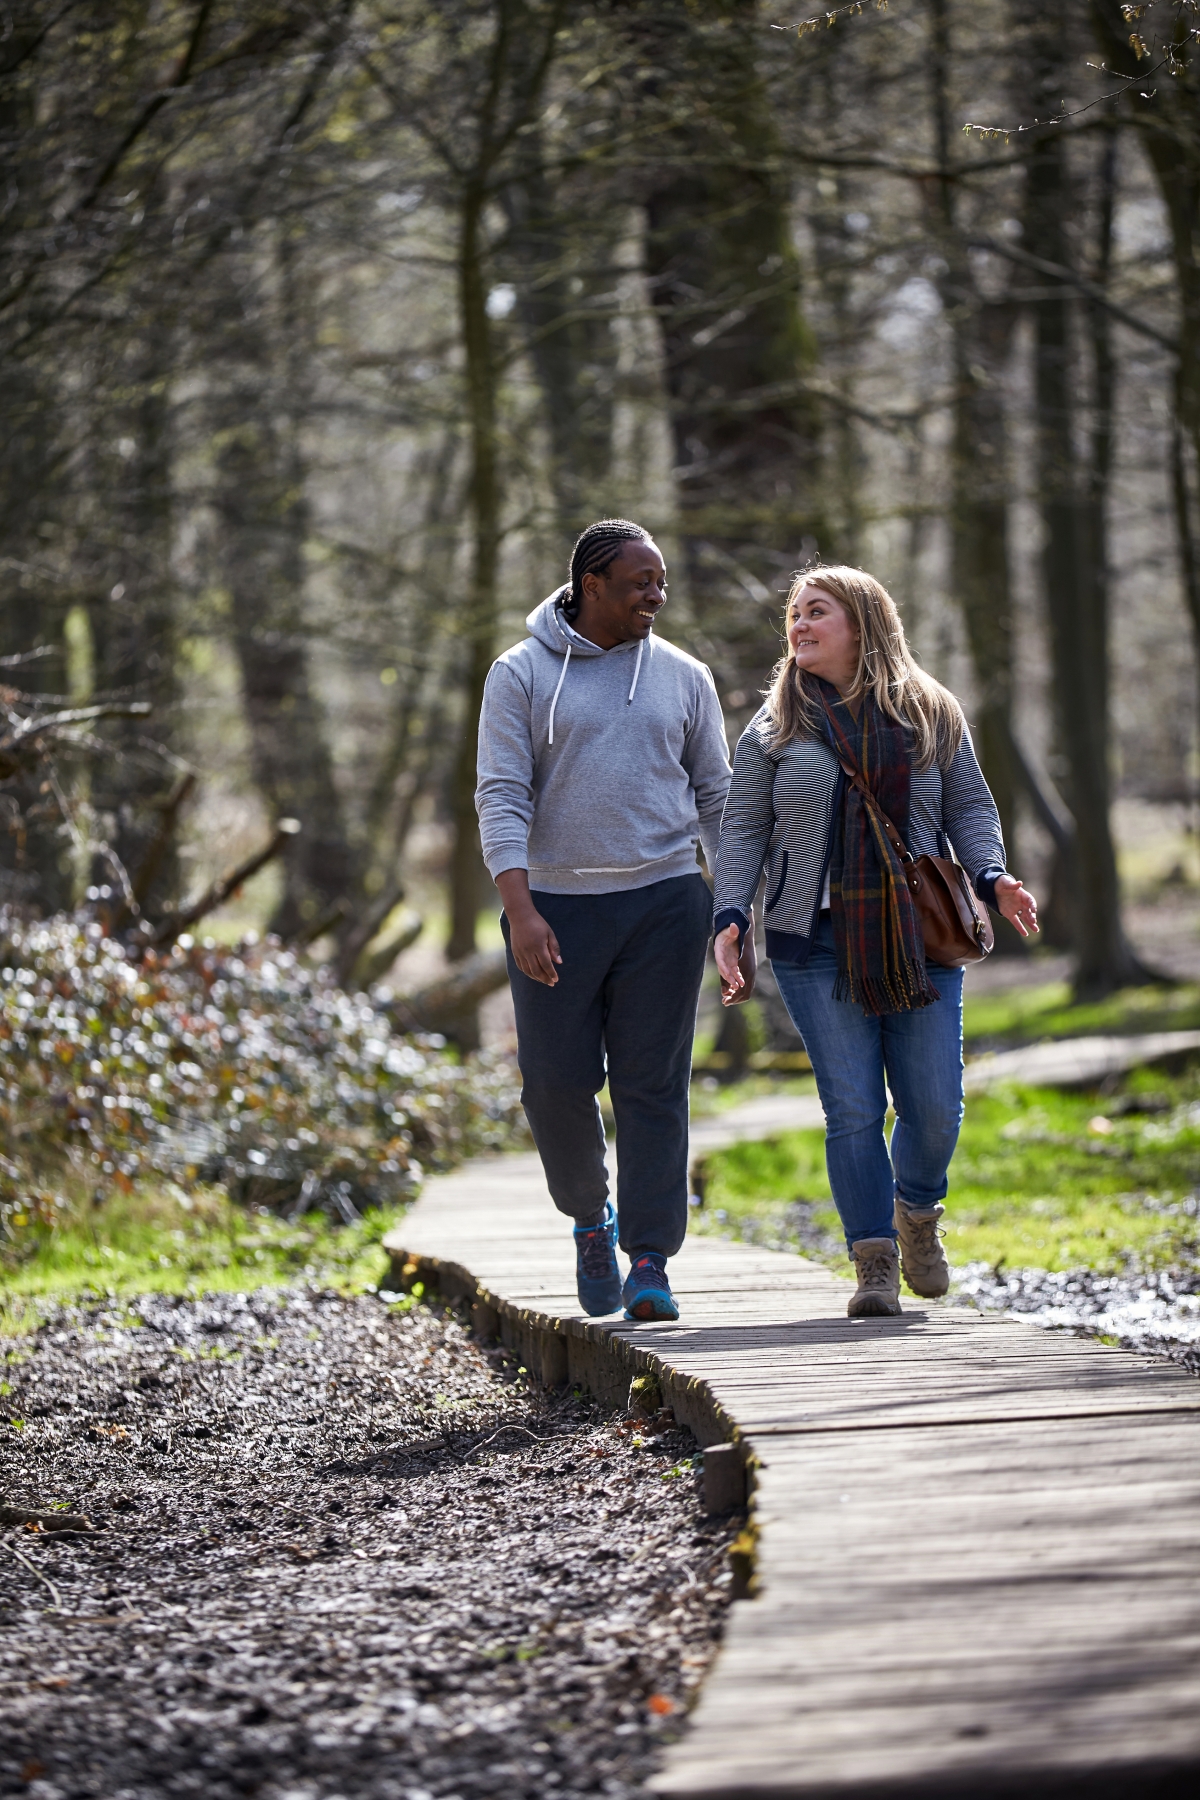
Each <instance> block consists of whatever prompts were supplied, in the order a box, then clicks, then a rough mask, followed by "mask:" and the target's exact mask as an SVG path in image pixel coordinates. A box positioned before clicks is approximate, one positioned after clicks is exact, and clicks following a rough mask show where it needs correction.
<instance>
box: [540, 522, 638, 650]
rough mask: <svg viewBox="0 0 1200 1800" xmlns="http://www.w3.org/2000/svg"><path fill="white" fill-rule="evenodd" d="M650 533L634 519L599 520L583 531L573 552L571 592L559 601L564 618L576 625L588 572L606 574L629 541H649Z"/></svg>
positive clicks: (635, 542)
mask: <svg viewBox="0 0 1200 1800" xmlns="http://www.w3.org/2000/svg"><path fill="white" fill-rule="evenodd" d="M651 542H652V539H651V537H650V533H649V532H648V531H645V530H643V528H642V527H641V526H640V525H635V524H634V522H633V520H632V519H597V520H596V522H595V524H594V525H589V526H588V527H587V529H586V531H581V532H580V534H579V537H578V538H577V539H576V542H575V548H574V550H572V552H571V591H570V593H569V594H568V593H566V592H565V591H564V597H563V599H562V600H560V601H559V605H560V606H561V607H562V614H563V618H564V619H566V621H567V623H568V624H570V625H573V624H574V622H575V620H576V619H577V618H578V616H579V608H580V606H581V605H582V604H583V578H584V576H585V575H606V574H607V573H608V571H609V569H611V567H612V565H613V564H614V563H615V562H616V560H617V558H618V556H620V554H621V551H622V549H623V547H624V546H625V545H626V544H649V543H651Z"/></svg>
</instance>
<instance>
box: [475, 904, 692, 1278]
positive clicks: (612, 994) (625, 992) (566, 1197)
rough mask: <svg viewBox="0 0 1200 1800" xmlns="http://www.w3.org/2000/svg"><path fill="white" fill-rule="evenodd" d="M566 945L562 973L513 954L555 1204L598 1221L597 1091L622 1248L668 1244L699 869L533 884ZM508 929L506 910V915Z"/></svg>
mask: <svg viewBox="0 0 1200 1800" xmlns="http://www.w3.org/2000/svg"><path fill="white" fill-rule="evenodd" d="M533 903H534V905H535V906H536V907H537V909H538V911H539V912H540V913H541V915H542V917H543V918H544V919H545V920H546V921H547V923H548V924H549V925H550V927H551V928H552V930H553V932H554V935H555V936H556V937H557V939H558V944H559V949H560V950H561V951H562V965H561V967H560V968H559V971H558V986H557V987H552V988H551V987H545V986H543V984H542V983H541V982H539V981H531V980H530V978H529V976H527V975H523V974H522V973H521V971H520V969H518V968H517V965H516V963H515V962H514V961H513V957H512V950H511V949H510V950H509V954H508V974H509V980H510V981H511V983H512V991H513V1004H514V1007H515V1009H516V1015H517V1061H518V1062H519V1063H520V1065H521V1079H522V1082H523V1086H522V1090H521V1104H522V1105H523V1106H524V1108H525V1116H526V1118H527V1119H528V1120H529V1128H530V1130H531V1131H532V1133H533V1141H534V1143H535V1144H536V1145H537V1147H538V1153H539V1155H540V1156H541V1159H542V1167H543V1168H544V1169H545V1171H546V1182H547V1185H548V1187H549V1189H550V1193H551V1196H552V1198H553V1200H554V1204H555V1205H556V1206H557V1207H558V1209H559V1211H560V1212H564V1213H566V1214H567V1215H568V1217H570V1218H572V1219H574V1220H576V1222H577V1223H581V1224H590V1223H591V1222H592V1221H593V1220H595V1219H597V1218H598V1217H599V1216H600V1214H601V1213H602V1212H603V1210H604V1204H605V1201H606V1200H607V1198H608V1172H607V1170H606V1168H605V1166H604V1126H603V1123H602V1122H601V1118H600V1106H599V1103H598V1101H597V1099H596V1095H597V1094H598V1093H599V1091H600V1089H601V1088H602V1087H603V1086H604V1080H605V1075H606V1074H607V1077H608V1091H609V1094H610V1095H611V1098H612V1108H613V1115H614V1117H615V1119H616V1127H617V1214H618V1218H619V1220H620V1235H621V1248H622V1250H624V1251H625V1253H626V1254H627V1255H628V1256H640V1255H642V1254H644V1252H646V1251H647V1250H656V1251H658V1252H660V1253H661V1254H662V1255H663V1256H673V1255H674V1254H675V1252H676V1251H677V1250H678V1249H679V1246H680V1245H681V1244H682V1242H683V1238H684V1233H685V1231H686V1230H687V1197H688V1166H687V1145H688V1082H689V1080H690V1077H691V1067H692V1037H693V1034H694V1031H695V1026H696V1002H697V1000H698V999H699V995H700V978H701V976H702V974H703V973H704V958H705V953H706V951H707V948H708V940H709V936H710V934H711V932H712V896H711V895H710V893H709V890H708V887H707V885H706V883H705V881H704V878H703V876H701V875H700V874H699V873H697V874H695V875H677V876H674V877H673V878H672V879H671V880H669V881H656V882H654V883H653V884H652V885H651V886H650V887H644V888H634V889H633V890H632V892H630V893H621V894H545V893H534V895H533ZM501 923H502V925H503V928H504V938H505V942H506V943H507V942H508V921H507V919H503V920H502V921H501Z"/></svg>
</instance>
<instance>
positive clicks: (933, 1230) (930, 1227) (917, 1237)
mask: <svg viewBox="0 0 1200 1800" xmlns="http://www.w3.org/2000/svg"><path fill="white" fill-rule="evenodd" d="M908 1229H909V1232H910V1233H911V1241H912V1247H913V1249H914V1250H915V1251H916V1253H917V1255H918V1256H936V1255H937V1253H938V1250H939V1249H940V1248H941V1246H940V1244H939V1241H938V1240H939V1239H940V1238H944V1237H945V1235H946V1234H945V1232H944V1231H943V1230H942V1228H941V1226H940V1225H939V1224H938V1222H937V1220H936V1219H914V1218H913V1217H912V1216H911V1214H910V1215H909V1219H908Z"/></svg>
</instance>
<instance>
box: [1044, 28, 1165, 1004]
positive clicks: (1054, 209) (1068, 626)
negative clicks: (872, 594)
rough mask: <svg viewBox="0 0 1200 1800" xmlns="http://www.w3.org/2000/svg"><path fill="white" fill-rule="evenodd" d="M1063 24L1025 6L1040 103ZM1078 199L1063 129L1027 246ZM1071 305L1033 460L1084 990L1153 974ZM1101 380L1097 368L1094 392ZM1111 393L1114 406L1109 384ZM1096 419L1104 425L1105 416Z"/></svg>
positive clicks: (1064, 219) (1049, 147) (1102, 474)
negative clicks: (1118, 832) (1116, 722)
mask: <svg viewBox="0 0 1200 1800" xmlns="http://www.w3.org/2000/svg"><path fill="white" fill-rule="evenodd" d="M1067 29H1068V20H1067V18H1066V16H1065V9H1064V5H1063V0H1055V3H1054V4H1053V5H1050V6H1038V7H1037V8H1036V9H1034V10H1031V12H1030V13H1029V15H1028V38H1027V41H1028V43H1029V47H1030V63H1031V69H1032V73H1033V77H1034V79H1033V92H1034V96H1035V104H1042V103H1043V97H1045V102H1046V103H1049V102H1050V101H1051V100H1053V98H1054V97H1055V96H1057V95H1058V94H1060V93H1061V91H1062V89H1063V84H1064V79H1065V69H1064V60H1063V59H1064V56H1065V54H1066V44H1067ZM1048 109H1049V108H1048V105H1047V110H1048ZM1077 204H1078V196H1077V195H1076V193H1075V191H1074V188H1073V184H1072V182H1071V178H1070V173H1069V170H1068V167H1067V160H1066V148H1065V145H1064V143H1063V141H1062V139H1061V137H1059V136H1057V135H1054V136H1049V135H1048V136H1046V137H1044V138H1043V139H1041V141H1040V142H1039V143H1038V144H1037V146H1036V149H1035V153H1034V155H1033V156H1032V158H1031V160H1030V164H1029V173H1028V185H1027V191H1026V231H1025V244H1026V247H1027V249H1028V250H1029V252H1030V253H1031V255H1034V256H1038V257H1041V258H1042V259H1044V260H1045V261H1046V262H1052V263H1054V264H1056V265H1057V266H1059V267H1062V268H1069V267H1071V265H1072V263H1073V260H1074V257H1073V251H1072V246H1071V242H1070V238H1069V235H1068V228H1067V227H1068V220H1069V219H1070V218H1071V217H1072V216H1073V212H1074V209H1075V208H1076V207H1077ZM1071 309H1072V300H1071V296H1070V291H1069V289H1068V288H1067V287H1066V286H1062V287H1061V288H1059V289H1058V290H1057V291H1054V290H1051V291H1050V292H1049V293H1048V294H1047V295H1046V296H1045V297H1043V298H1040V299H1039V300H1038V302H1037V304H1036V308H1035V329H1036V340H1035V351H1034V389H1035V406H1036V434H1035V444H1036V449H1035V468H1036V479H1037V489H1038V496H1039V506H1040V510H1041V515H1042V524H1043V531H1044V534H1045V546H1044V550H1043V553H1042V581H1043V587H1044V591H1045V601H1046V612H1047V617H1048V620H1049V625H1050V647H1051V657H1052V663H1053V670H1054V698H1055V706H1056V714H1057V723H1058V739H1059V744H1058V748H1059V754H1060V755H1061V757H1062V760H1063V766H1064V768H1065V770H1066V773H1067V783H1066V786H1067V798H1068V801H1069V804H1070V807H1071V811H1072V813H1073V815H1074V819H1075V845H1076V869H1077V877H1078V879H1077V885H1076V889H1075V895H1074V911H1075V921H1076V951H1077V956H1078V965H1077V968H1076V972H1075V987H1076V991H1077V993H1078V994H1079V996H1080V997H1081V998H1094V997H1098V996H1102V995H1104V994H1107V993H1110V992H1112V991H1113V989H1115V988H1118V987H1121V986H1123V985H1125V984H1128V983H1130V982H1133V981H1139V980H1142V981H1144V980H1147V979H1152V978H1153V977H1152V976H1151V974H1150V972H1149V971H1148V970H1147V969H1145V968H1144V966H1143V965H1142V964H1141V963H1140V962H1139V961H1138V959H1137V957H1136V956H1135V955H1134V953H1133V951H1132V949H1131V947H1130V945H1129V943H1128V941H1127V939H1126V937H1125V933H1124V930H1123V928H1122V924H1121V912H1120V889H1119V882H1118V878H1117V860H1116V853H1115V850H1114V847H1113V840H1112V832H1111V827H1110V821H1109V805H1110V798H1111V785H1110V773H1109V720H1108V689H1109V682H1108V620H1107V601H1106V585H1107V584H1106V574H1105V564H1106V533H1105V510H1106V499H1107V466H1106V465H1103V466H1101V467H1099V468H1097V467H1095V466H1088V467H1082V468H1081V467H1080V460H1079V455H1078V450H1077V440H1076V429H1077V414H1076V389H1077V380H1078V375H1077V369H1076V364H1075V358H1074V356H1073V354H1072V342H1071ZM1098 373H1100V372H1099V371H1098ZM1102 385H1103V381H1102V379H1101V382H1100V384H1099V386H1098V390H1097V398H1100V389H1101V388H1102ZM1109 400H1110V405H1111V393H1110V395H1109ZM1101 429H1102V431H1103V432H1105V433H1107V432H1108V431H1109V430H1110V429H1111V427H1110V425H1109V423H1108V421H1105V422H1104V425H1103V427H1102V428H1101ZM1104 442H1105V440H1104V438H1102V439H1101V441H1100V444H1099V446H1096V445H1094V446H1093V452H1094V453H1095V451H1096V449H1097V448H1099V449H1100V450H1103V447H1104ZM1091 461H1092V459H1089V463H1090V462H1091Z"/></svg>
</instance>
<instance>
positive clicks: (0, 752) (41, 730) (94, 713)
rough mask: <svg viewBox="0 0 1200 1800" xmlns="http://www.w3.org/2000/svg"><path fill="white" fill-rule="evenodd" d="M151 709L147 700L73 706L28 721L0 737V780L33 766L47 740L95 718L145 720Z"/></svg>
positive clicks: (43, 752)
mask: <svg viewBox="0 0 1200 1800" xmlns="http://www.w3.org/2000/svg"><path fill="white" fill-rule="evenodd" d="M151 710H152V709H151V707H150V703H149V702H148V701H146V700H130V701H128V702H120V703H118V702H111V703H110V702H108V701H105V702H102V703H101V704H100V705H97V706H72V707H68V708H66V709H65V710H64V711H62V712H56V713H42V714H40V715H39V716H37V717H35V718H32V719H26V720H24V721H23V722H22V723H21V724H20V725H18V726H16V727H15V728H14V729H13V730H12V731H10V732H9V733H8V735H7V736H6V737H3V738H0V781H7V780H9V778H10V777H11V776H13V775H19V774H20V773H21V771H22V770H23V769H30V768H32V767H34V766H35V765H36V764H37V763H38V762H39V761H40V760H41V759H42V757H43V756H44V755H45V742H46V739H47V738H49V739H55V740H61V739H62V738H63V736H64V734H65V733H66V732H67V731H69V729H70V728H71V727H72V726H73V725H90V724H91V723H92V722H93V721H94V720H96V719H144V718H146V717H147V716H148V715H149V713H150V711H151ZM9 716H10V717H11V716H12V715H11V713H10V715H9Z"/></svg>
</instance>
